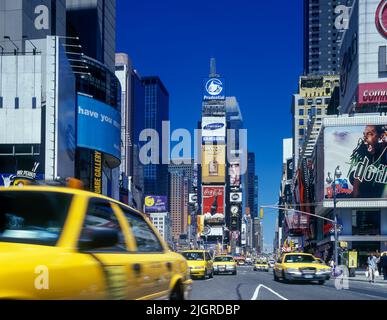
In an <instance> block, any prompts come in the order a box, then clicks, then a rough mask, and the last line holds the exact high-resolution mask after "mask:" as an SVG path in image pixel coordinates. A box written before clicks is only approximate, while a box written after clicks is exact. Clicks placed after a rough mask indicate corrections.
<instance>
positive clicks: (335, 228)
mask: <svg viewBox="0 0 387 320" xmlns="http://www.w3.org/2000/svg"><path fill="white" fill-rule="evenodd" d="M341 175H342V173H341V170H340V166H337V167H336V169H335V172H334V175H333V179H332V177H331V173H330V172H328V177H327V179H326V182H327V183H328V184H332V183H333V216H334V230H335V250H334V255H335V265H336V266H337V265H338V264H339V251H338V247H339V246H338V230H337V213H336V202H337V201H336V179H340V177H341Z"/></svg>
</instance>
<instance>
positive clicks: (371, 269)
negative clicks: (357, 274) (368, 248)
mask: <svg viewBox="0 0 387 320" xmlns="http://www.w3.org/2000/svg"><path fill="white" fill-rule="evenodd" d="M377 263H378V259H377V258H376V257H375V255H374V254H372V253H371V255H370V256H369V257H368V259H367V265H368V278H369V280H368V281H369V282H370V283H371V282H375V272H376V271H377Z"/></svg>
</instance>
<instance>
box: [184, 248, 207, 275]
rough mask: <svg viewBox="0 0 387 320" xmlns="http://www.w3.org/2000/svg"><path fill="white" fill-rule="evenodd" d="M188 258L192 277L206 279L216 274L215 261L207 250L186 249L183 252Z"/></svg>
mask: <svg viewBox="0 0 387 320" xmlns="http://www.w3.org/2000/svg"><path fill="white" fill-rule="evenodd" d="M181 254H182V255H183V257H184V258H186V259H187V262H188V266H189V268H190V272H191V277H200V278H203V279H206V278H207V277H209V278H212V277H213V276H214V268H213V261H212V258H211V255H210V253H209V252H208V251H206V250H186V251H183V252H182V253H181Z"/></svg>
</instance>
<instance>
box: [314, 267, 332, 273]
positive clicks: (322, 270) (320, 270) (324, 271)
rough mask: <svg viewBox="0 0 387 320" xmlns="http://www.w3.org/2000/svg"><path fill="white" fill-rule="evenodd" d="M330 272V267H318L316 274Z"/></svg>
mask: <svg viewBox="0 0 387 320" xmlns="http://www.w3.org/2000/svg"><path fill="white" fill-rule="evenodd" d="M330 273H331V269H330V268H329V269H319V270H317V274H330Z"/></svg>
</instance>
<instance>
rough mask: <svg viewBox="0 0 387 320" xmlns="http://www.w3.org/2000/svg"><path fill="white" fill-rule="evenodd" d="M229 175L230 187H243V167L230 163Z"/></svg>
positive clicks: (237, 163) (236, 163)
mask: <svg viewBox="0 0 387 320" xmlns="http://www.w3.org/2000/svg"><path fill="white" fill-rule="evenodd" d="M229 175H230V186H231V187H239V186H240V185H241V165H240V163H239V162H232V163H230V168H229Z"/></svg>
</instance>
